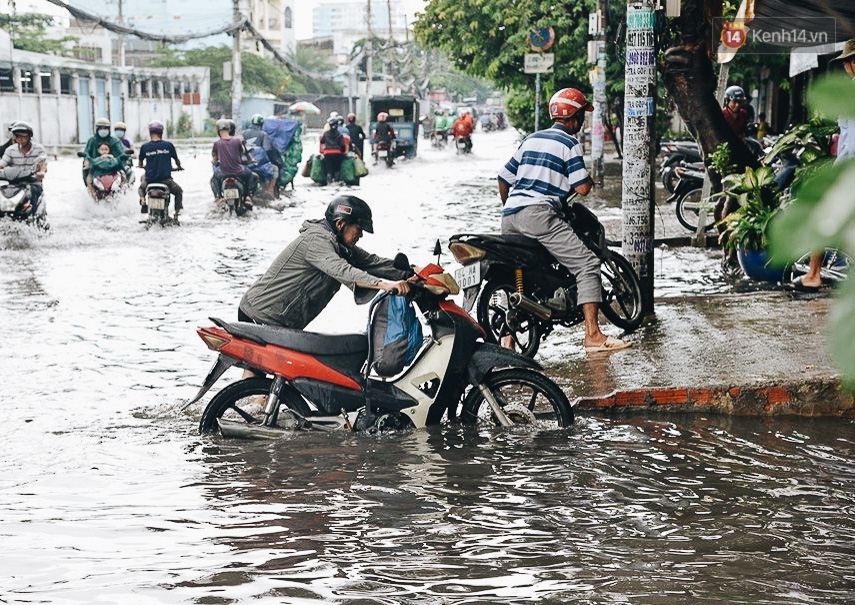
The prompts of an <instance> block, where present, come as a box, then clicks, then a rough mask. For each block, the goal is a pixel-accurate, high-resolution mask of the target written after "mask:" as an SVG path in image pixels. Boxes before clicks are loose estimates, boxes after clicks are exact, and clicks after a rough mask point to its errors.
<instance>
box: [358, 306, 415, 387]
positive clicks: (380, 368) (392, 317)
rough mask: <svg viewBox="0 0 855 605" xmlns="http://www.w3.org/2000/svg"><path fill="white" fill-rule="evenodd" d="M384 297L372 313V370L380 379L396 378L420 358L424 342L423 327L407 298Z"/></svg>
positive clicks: (370, 317) (369, 330)
mask: <svg viewBox="0 0 855 605" xmlns="http://www.w3.org/2000/svg"><path fill="white" fill-rule="evenodd" d="M381 296H382V295H381ZM381 296H377V297H376V298H375V299H374V300H373V301H372V302H371V307H370V308H369V311H368V335H369V338H370V339H371V367H372V368H373V369H374V371H375V372H377V374H379V375H380V376H394V375H396V374H398V373H399V372H400V371H401V370H403V369H404V368H405V367H406V366H408V365H409V364H411V363H412V362H413V360H414V359H415V358H416V353H418V351H419V348H421V346H422V340H423V339H424V337H423V335H422V324H421V323H420V322H419V319H418V318H417V317H416V311H415V309H414V308H413V304H412V303H411V302H410V301H409V300H408V299H407V298H406V297H404V296H396V295H389V296H385V297H382V298H381Z"/></svg>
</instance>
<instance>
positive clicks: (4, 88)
mask: <svg viewBox="0 0 855 605" xmlns="http://www.w3.org/2000/svg"><path fill="white" fill-rule="evenodd" d="M0 92H15V79H14V78H13V77H12V70H11V69H0Z"/></svg>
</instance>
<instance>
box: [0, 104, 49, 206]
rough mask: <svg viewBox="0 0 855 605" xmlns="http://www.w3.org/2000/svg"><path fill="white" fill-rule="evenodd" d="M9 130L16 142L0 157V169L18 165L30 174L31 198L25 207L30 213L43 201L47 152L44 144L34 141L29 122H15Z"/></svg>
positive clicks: (28, 179) (28, 180)
mask: <svg viewBox="0 0 855 605" xmlns="http://www.w3.org/2000/svg"><path fill="white" fill-rule="evenodd" d="M9 130H10V131H11V133H12V138H13V139H14V141H15V142H14V144H12V145H9V146H8V147H7V148H6V150H5V151H4V152H3V156H2V157H0V169H3V168H6V167H18V168H19V169H21V171H22V172H24V173H25V174H27V175H29V176H27V177H25V179H26V181H27V182H28V183H29V186H30V200H29V201H28V202H27V204H26V205H25V206H24V208H23V211H24V212H25V213H28V212H30V211H31V210H33V211H35V209H36V208H37V207H38V206H39V203H40V202H41V196H42V180H43V179H44V177H45V173H46V172H47V152H46V151H45V148H44V147H43V146H42V145H40V144H39V143H36V142H35V141H33V127H32V126H30V124H29V123H27V122H24V121H17V122H14V123H13V124H12V126H11V127H10V128H9ZM18 180H24V179H18Z"/></svg>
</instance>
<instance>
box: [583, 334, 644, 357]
mask: <svg viewBox="0 0 855 605" xmlns="http://www.w3.org/2000/svg"><path fill="white" fill-rule="evenodd" d="M632 345H633V343H632V341H631V340H621V339H620V338H612V337H611V336H607V337H606V339H605V340H604V341H603V342H601V343H600V344H598V345H591V346H587V347H585V352H586V353H613V352H615V351H620V350H622V349H628V348H629V347H631V346H632Z"/></svg>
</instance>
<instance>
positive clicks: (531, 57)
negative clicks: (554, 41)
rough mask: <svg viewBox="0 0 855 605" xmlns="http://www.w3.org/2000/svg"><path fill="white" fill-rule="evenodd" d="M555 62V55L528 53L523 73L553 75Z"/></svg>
mask: <svg viewBox="0 0 855 605" xmlns="http://www.w3.org/2000/svg"><path fill="white" fill-rule="evenodd" d="M554 62H555V54H554V53H526V54H525V65H524V67H523V71H524V72H525V73H527V74H548V73H552V64H553V63H554Z"/></svg>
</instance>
